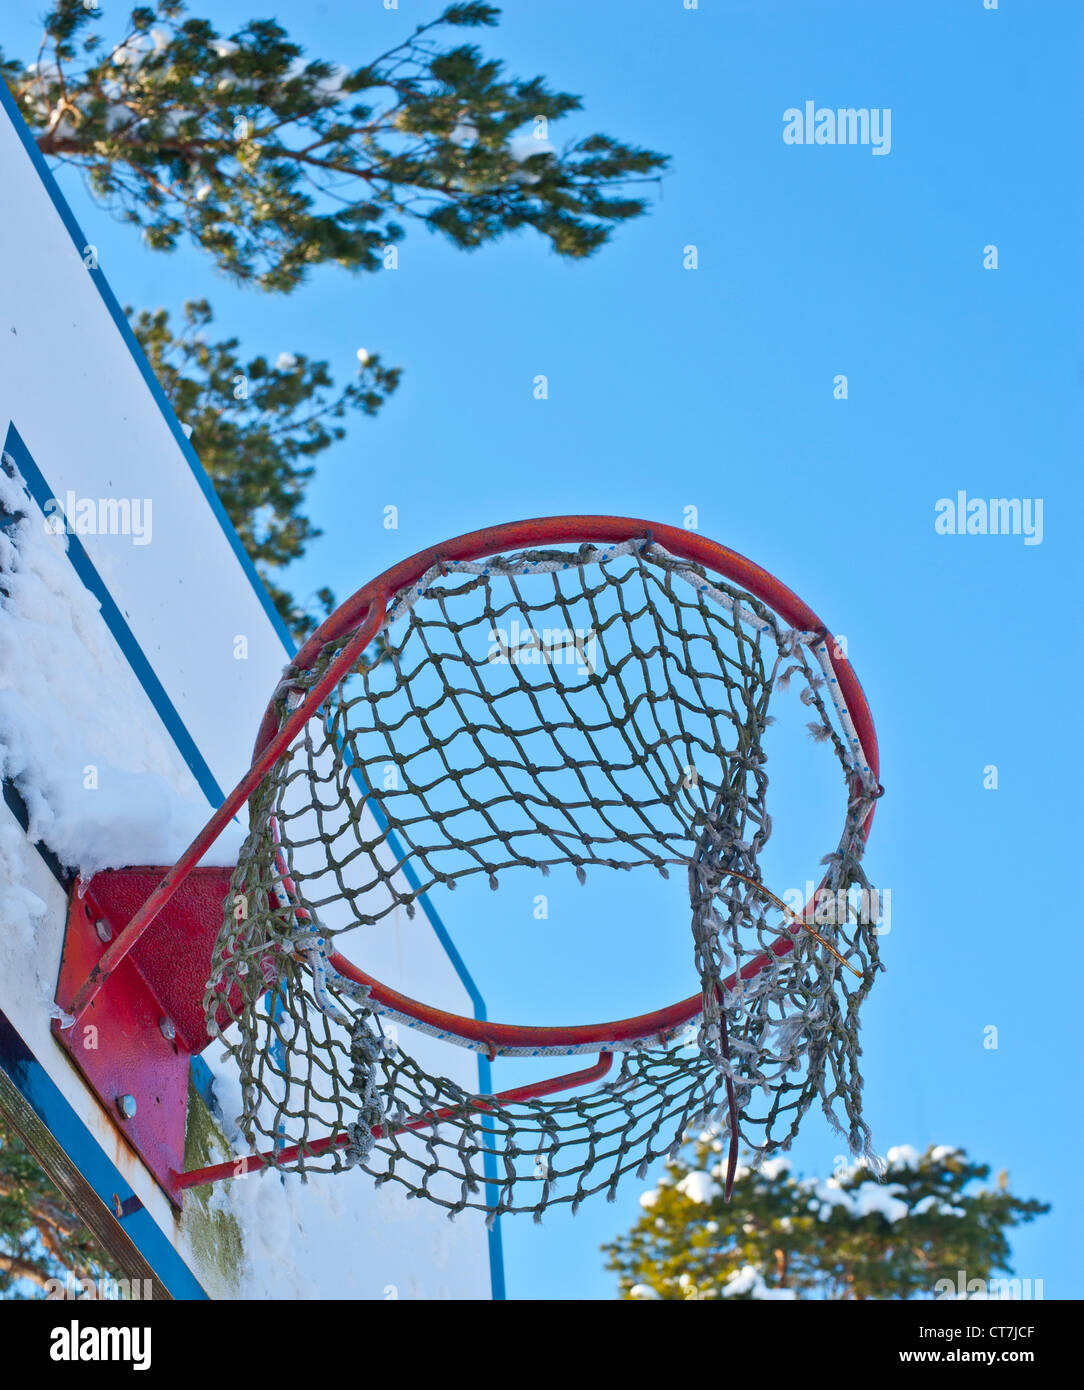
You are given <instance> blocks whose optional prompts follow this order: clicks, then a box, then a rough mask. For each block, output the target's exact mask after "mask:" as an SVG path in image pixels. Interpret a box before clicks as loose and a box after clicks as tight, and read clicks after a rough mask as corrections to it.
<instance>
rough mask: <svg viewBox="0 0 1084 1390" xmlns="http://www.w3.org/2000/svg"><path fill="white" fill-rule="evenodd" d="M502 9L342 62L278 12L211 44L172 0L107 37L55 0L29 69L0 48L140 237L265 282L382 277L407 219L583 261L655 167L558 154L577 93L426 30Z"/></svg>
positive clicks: (25, 106)
mask: <svg viewBox="0 0 1084 1390" xmlns="http://www.w3.org/2000/svg"><path fill="white" fill-rule="evenodd" d="M499 15H500V11H499V10H498V9H497V8H496V7H494V6H493V5H486V4H480V3H470V4H455V5H450V6H448V8H447V9H445V10H444V12H443V13H442V14H441V15H440V16H439V17H438V18H437V19H435V20H433V21H431V22H430V23H428V24H422V25H419V26H418V27H417V28H416V29H415V30H414V32H413V33H412V34H411V35H410V37H409V38H407V39H406V40H404V41H403V42H402V43H398V44H395V45H393V46H392V47H391V48H389V49H388V50H387V51H386V52H384V53H382V54H380V55H379V56H377V57H375V58H372V59H371V60H370V61H369V62H366V63H363V64H362V65H361V66H359V67H354V68H351V69H347V68H344V67H340V66H339V65H338V64H336V63H333V62H329V61H327V60H326V59H321V58H312V59H308V60H306V58H305V57H304V54H303V51H302V49H301V48H300V47H299V46H298V45H297V44H296V43H292V42H291V41H290V39H289V37H288V35H287V33H286V31H285V30H284V29H283V28H282V26H281V25H279V24H278V23H277V22H276V21H274V20H252V21H250V22H249V23H248V24H246V25H245V26H244V27H243V28H242V29H239V30H238V31H237V32H236V33H235V34H232V35H230V36H228V37H223V36H221V35H220V34H219V33H218V32H217V30H216V29H215V28H214V26H213V25H212V24H211V23H210V22H209V21H208V20H205V19H195V18H185V5H184V4H183V3H182V0H158V2H157V3H156V4H155V5H153V6H151V5H141V6H137V7H136V8H135V9H133V10H132V12H131V17H130V20H129V24H128V32H127V33H126V34H125V35H124V37H123V39H122V40H121V41H120V42H119V43H112V44H107V43H105V41H104V39H103V36H102V34H101V32H100V30H99V28H98V27H97V26H98V24H99V21H100V16H101V11H100V10H99V9H98V8H97V7H87V6H86V5H84V4H83V2H82V0H56V3H54V5H53V7H52V9H51V10H50V11H49V13H48V14H47V16H46V18H45V38H44V41H43V44H42V49H41V52H40V54H39V56H38V59H37V61H36V62H34V63H31V64H29V65H26V66H24V65H23V64H22V63H20V62H19V61H17V60H13V59H5V58H4V57H3V55H0V73H2V75H3V76H4V77H6V79H7V81H8V84H9V85H10V87H11V88H12V91H13V92H14V94H15V98H16V100H17V101H18V103H19V108H20V110H21V111H22V113H23V116H24V118H25V119H26V121H27V123H28V124H29V126H30V128H31V130H32V131H34V132H35V134H36V137H37V141H38V147H39V148H40V149H41V151H42V152H43V153H44V154H46V155H50V156H52V157H55V158H58V159H62V160H63V161H64V162H65V163H68V164H72V165H74V166H75V167H76V168H78V169H81V170H82V171H83V172H84V173H85V174H86V175H87V176H88V178H89V181H90V186H91V188H92V189H93V190H94V192H96V193H97V194H98V195H99V196H100V197H101V198H102V199H103V200H104V201H105V202H106V203H108V204H109V205H110V206H112V207H114V208H115V209H116V211H117V212H118V214H119V215H120V216H121V217H123V218H125V219H126V220H128V221H129V222H132V223H134V224H135V225H136V226H138V227H140V228H142V230H143V233H144V236H145V237H146V239H147V241H148V243H149V244H150V245H151V246H154V247H157V248H160V249H164V250H168V249H170V248H172V247H174V246H176V245H177V243H178V242H179V241H180V239H181V238H182V237H183V236H186V235H187V236H190V237H192V238H194V239H195V240H196V241H197V242H198V243H199V244H200V245H201V246H202V247H203V248H204V249H205V250H207V251H208V252H209V253H210V254H211V255H212V256H213V257H214V259H215V260H216V262H217V263H218V265H219V266H220V267H221V268H222V269H223V270H224V271H226V272H227V273H229V274H230V275H231V276H233V277H235V278H236V279H237V280H240V281H249V282H254V283H256V284H259V285H261V286H263V287H264V288H265V289H270V290H291V289H293V288H295V287H296V286H297V285H298V284H299V283H300V282H301V280H302V279H303V277H304V275H305V272H306V270H307V269H308V268H309V267H310V266H314V265H320V264H323V263H325V262H334V263H336V264H338V265H342V266H347V267H349V268H350V269H354V270H369V271H372V270H379V269H380V268H381V267H382V266H383V264H384V254H385V251H386V249H387V248H388V247H390V246H392V245H393V244H394V243H396V242H398V241H399V240H400V239H401V238H402V236H403V235H404V223H405V222H408V221H411V220H416V221H420V222H421V223H423V224H424V225H426V226H428V227H429V228H431V229H432V230H434V231H437V232H440V233H442V234H443V235H444V236H446V237H448V238H449V240H451V241H452V242H453V243H454V244H455V245H456V246H459V247H461V248H464V249H468V250H469V249H473V248H474V247H477V246H481V245H483V244H484V243H485V242H488V241H493V240H495V239H496V238H498V237H500V236H503V235H504V234H505V233H506V232H510V231H515V230H516V229H518V228H520V227H533V228H534V229H535V230H536V231H537V232H539V233H541V235H542V236H544V237H546V238H547V239H548V241H549V242H550V245H551V246H552V247H553V249H554V250H555V251H556V252H558V253H559V254H560V255H562V256H567V257H571V258H574V259H575V258H581V257H584V256H589V255H590V254H591V253H592V252H593V251H595V250H597V249H598V248H599V247H600V246H602V245H603V244H604V243H605V242H606V241H607V240H608V238H609V237H610V235H611V233H612V231H613V229H614V228H615V227H616V226H617V225H619V224H620V223H622V222H625V221H628V220H629V219H630V218H634V217H638V216H639V215H640V214H641V213H642V212H643V211H644V208H645V203H644V201H643V199H641V198H639V197H634V196H630V195H629V192H628V188H629V185H634V184H636V183H640V182H644V181H645V180H650V179H654V178H656V177H657V176H658V174H659V172H660V171H661V170H662V169H663V168H664V166H665V164H666V162H667V161H666V159H665V157H664V156H662V155H659V154H656V153H654V152H653V151H651V150H645V149H640V148H637V147H636V146H632V145H626V144H623V143H622V142H621V141H619V140H615V139H613V138H612V137H610V136H608V135H600V134H595V135H589V136H587V137H586V138H582V139H579V140H575V141H572V142H570V143H568V144H566V145H565V147H564V148H563V149H561V150H558V149H556V148H555V147H554V146H553V145H552V144H551V143H550V141H549V139H548V133H549V127H550V125H551V124H552V123H554V122H558V121H560V120H561V118H563V117H566V116H568V115H569V114H571V113H572V112H575V111H578V110H580V107H581V100H580V98H579V97H577V96H573V95H572V94H570V93H568V92H559V91H551V90H550V88H549V87H547V85H546V83H545V81H544V79H543V78H541V77H533V78H530V79H529V80H526V81H522V80H519V79H516V78H511V79H509V78H507V77H506V76H505V75H504V70H503V65H502V64H501V63H500V62H497V61H495V60H493V59H489V58H486V57H484V55H483V54H482V52H481V50H480V49H479V48H478V47H477V46H475V45H471V44H458V45H456V46H454V47H445V46H442V44H441V43H440V42H439V40H438V38H437V37H436V36H437V32H438V31H441V30H449V29H453V30H454V29H478V28H487V27H492V26H494V25H495V24H496V23H497V21H498V18H499ZM525 127H529V130H528V131H527V133H526V134H525V133H524V129H525Z"/></svg>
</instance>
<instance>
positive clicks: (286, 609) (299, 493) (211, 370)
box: [129, 299, 401, 640]
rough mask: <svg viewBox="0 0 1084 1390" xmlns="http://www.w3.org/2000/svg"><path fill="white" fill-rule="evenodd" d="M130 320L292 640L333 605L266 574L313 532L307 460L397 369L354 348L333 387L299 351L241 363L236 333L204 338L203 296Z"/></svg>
mask: <svg viewBox="0 0 1084 1390" xmlns="http://www.w3.org/2000/svg"><path fill="white" fill-rule="evenodd" d="M129 316H130V317H131V318H132V327H133V329H134V331H135V334H136V337H137V338H138V339H139V341H140V344H141V345H142V347H143V351H144V352H145V353H146V354H147V359H148V361H149V362H150V364H151V367H152V368H153V370H154V374H155V376H156V377H157V378H158V380H159V381H160V382H161V384H162V388H163V390H164V391H165V393H166V396H167V397H168V399H169V402H170V404H171V405H172V406H173V409H174V412H175V413H176V415H177V418H178V419H179V420H180V421H181V422H182V423H183V425H184V426H185V428H186V429H187V430H189V431H190V437H191V439H192V443H193V446H194V448H195V450H196V453H197V454H198V455H199V458H200V462H201V463H202V464H203V467H204V468H205V469H206V470H207V473H208V474H209V476H210V478H211V481H212V482H213V483H214V486H215V490H216V492H217V493H218V495H219V497H220V498H221V499H222V504H223V506H224V507H225V508H226V512H227V514H228V515H229V518H230V520H231V521H232V522H233V524H234V526H235V527H236V528H237V533H238V535H239V536H240V538H241V540H242V542H243V544H244V546H245V549H246V550H247V551H248V553H249V555H250V556H251V557H252V559H253V561H254V562H255V565H256V568H257V570H258V571H259V573H260V576H261V578H262V579H263V581H264V583H265V584H266V585H267V588H268V591H269V593H270V594H271V596H272V598H273V599H274V601H275V604H276V606H277V607H278V610H279V612H280V613H281V614H282V616H283V619H284V621H285V622H286V623H287V625H288V626H289V627H290V629H291V631H292V632H293V634H294V636H295V637H296V638H298V639H299V640H300V639H302V638H304V637H305V636H306V635H307V634H308V632H309V631H311V630H312V628H313V626H314V625H315V623H316V622H317V621H319V620H320V619H321V618H322V617H324V616H325V615H326V614H327V612H328V611H330V606H331V605H332V603H333V598H332V595H331V592H330V590H328V589H322V590H320V591H319V592H318V593H317V594H316V595H315V596H314V597H315V603H316V608H315V611H313V610H312V609H311V608H309V607H306V606H304V605H298V604H297V602H296V601H295V600H294V599H293V598H292V597H291V596H290V595H289V594H288V593H287V592H286V591H285V590H283V589H280V588H279V587H278V586H277V585H276V584H275V583H274V580H273V573H274V571H275V570H276V569H278V568H280V567H282V566H284V565H288V564H289V563H290V561H291V560H295V559H297V558H298V557H300V556H301V555H302V554H303V553H304V550H305V546H306V545H307V544H308V542H309V541H310V540H312V539H313V538H314V537H316V536H319V535H320V531H319V530H318V529H317V528H316V527H314V526H313V525H312V524H311V523H310V522H309V521H308V519H307V518H306V517H305V516H303V515H302V513H301V506H302V503H303V501H304V495H305V486H306V484H307V483H308V481H309V479H310V478H311V477H312V475H313V473H314V471H315V469H314V467H313V460H314V459H315V458H316V457H317V455H319V454H320V453H322V452H323V451H324V450H325V449H326V448H328V446H329V445H330V444H332V443H333V442H334V441H336V440H338V439H341V438H342V437H343V435H344V433H345V430H344V427H343V426H342V425H341V424H340V423H339V421H341V420H342V419H343V417H344V416H345V415H346V414H347V412H348V411H354V410H356V411H360V412H361V413H362V414H364V415H375V414H376V412H377V411H378V410H379V409H380V407H381V406H382V405H383V404H384V402H385V401H386V400H387V398H388V396H390V395H391V393H392V392H393V391H394V390H395V389H396V387H397V386H398V384H399V378H400V375H401V373H400V370H399V368H397V367H385V366H384V365H383V364H382V362H381V360H380V356H379V354H378V353H368V352H366V351H364V349H359V353H358V359H359V363H358V373H357V377H356V379H355V380H354V381H352V382H350V383H348V385H347V386H346V387H345V388H343V389H341V390H339V389H336V388H335V385H334V382H333V381H332V378H331V373H330V370H329V368H328V364H327V363H326V362H322V361H313V360H311V359H310V358H308V357H306V356H305V355H304V354H302V353H280V354H279V356H278V357H277V358H276V359H275V361H274V362H269V361H268V360H267V358H266V357H255V358H252V359H250V360H249V361H243V360H242V359H241V358H240V357H239V356H238V350H237V349H238V343H237V339H236V338H227V339H223V340H220V341H218V342H212V341H210V340H209V336H208V331H207V330H208V329H209V327H210V325H211V323H212V321H213V315H212V313H211V306H210V305H209V304H208V302H207V300H205V299H200V300H194V301H191V302H190V303H188V304H186V305H185V307H184V317H183V321H182V323H181V324H180V326H179V327H177V328H174V327H173V325H172V324H171V322H170V317H169V314H168V313H167V312H166V310H165V309H158V310H156V311H155V312H153V313H150V312H148V311H146V310H144V311H142V312H140V313H138V314H136V315H134V316H132V315H131V311H129Z"/></svg>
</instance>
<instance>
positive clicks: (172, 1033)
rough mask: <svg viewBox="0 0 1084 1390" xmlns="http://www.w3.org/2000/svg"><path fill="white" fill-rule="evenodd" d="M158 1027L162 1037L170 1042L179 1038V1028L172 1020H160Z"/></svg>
mask: <svg viewBox="0 0 1084 1390" xmlns="http://www.w3.org/2000/svg"><path fill="white" fill-rule="evenodd" d="M158 1026H159V1028H161V1030H162V1037H163V1038H165V1039H166V1040H167V1041H168V1042H172V1041H173V1039H174V1038H175V1037H176V1036H177V1027H176V1025H175V1024H174V1022H173V1020H172V1019H171V1018H160V1019H159V1020H158Z"/></svg>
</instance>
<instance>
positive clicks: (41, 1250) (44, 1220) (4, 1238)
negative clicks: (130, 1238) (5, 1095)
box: [0, 1114, 120, 1298]
mask: <svg viewBox="0 0 1084 1390" xmlns="http://www.w3.org/2000/svg"><path fill="white" fill-rule="evenodd" d="M107 1276H108V1277H111V1278H113V1279H118V1278H119V1277H120V1275H119V1272H118V1271H117V1270H115V1269H113V1268H112V1267H111V1266H110V1264H109V1262H108V1260H107V1259H106V1258H105V1257H104V1256H103V1254H102V1252H101V1251H100V1250H99V1249H98V1247H97V1244H96V1242H95V1240H94V1237H93V1236H92V1235H91V1233H90V1231H89V1230H87V1228H86V1227H85V1226H84V1225H83V1223H82V1222H81V1221H80V1219H79V1217H78V1216H76V1214H75V1213H74V1212H72V1211H70V1210H69V1209H68V1207H67V1206H66V1205H65V1203H64V1202H63V1200H62V1199H61V1197H60V1195H59V1193H58V1192H57V1191H56V1190H55V1188H54V1187H53V1186H52V1184H51V1183H50V1182H49V1181H48V1179H47V1178H46V1177H45V1174H44V1173H43V1172H42V1170H41V1168H40V1167H39V1166H38V1162H37V1160H36V1159H35V1158H34V1157H33V1155H32V1154H31V1153H30V1152H29V1150H28V1149H27V1148H26V1146H25V1145H24V1144H23V1142H22V1140H21V1139H20V1138H19V1137H18V1135H16V1134H15V1132H14V1131H13V1130H12V1129H10V1128H9V1127H8V1125H7V1123H6V1122H5V1120H4V1117H3V1115H2V1114H0V1298H15V1297H18V1295H19V1293H20V1292H21V1288H20V1285H23V1286H24V1287H25V1285H26V1284H31V1285H34V1286H36V1287H37V1288H38V1289H41V1290H42V1291H44V1290H46V1289H48V1288H49V1281H50V1280H54V1279H55V1280H60V1281H61V1282H62V1283H63V1284H65V1286H66V1287H74V1285H75V1281H76V1280H79V1279H89V1280H93V1281H97V1280H101V1279H103V1278H105V1277H107Z"/></svg>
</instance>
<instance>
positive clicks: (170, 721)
mask: <svg viewBox="0 0 1084 1390" xmlns="http://www.w3.org/2000/svg"><path fill="white" fill-rule="evenodd" d="M4 452H5V453H6V454H10V455H11V457H12V458H13V459H14V460H15V465H16V467H17V468H18V470H19V472H20V473H21V474H22V475H23V481H24V482H25V483H26V486H27V491H28V492H29V493H30V495H31V497H32V498H33V499H34V501H35V502H36V503H37V504H38V506H39V507H40V508H41V509H42V511H44V510H45V507H46V504H47V503H48V502H49V501H51V500H52V499H54V498H55V496H56V494H55V493H54V492H53V491H52V489H51V488H50V487H49V484H48V483H47V482H46V480H45V476H44V474H43V473H42V471H41V469H40V468H39V467H38V466H37V464H36V463H35V462H34V459H33V457H32V456H31V453H30V450H29V449H28V448H27V447H26V445H25V444H24V443H23V440H22V436H21V435H20V434H19V431H18V430H17V429H16V428H15V426H14V425H13V424H12V425H9V426H8V432H7V437H6V439H5V440H4ZM67 542H68V559H69V560H70V561H71V563H72V569H74V570H75V572H76V574H77V575H78V576H79V578H80V579H81V580H82V581H83V585H84V587H85V588H86V589H88V590H89V591H90V593H92V594H93V595H94V597H95V598H96V599H97V600H98V602H99V603H100V604H101V608H102V617H103V618H104V619H105V621H106V625H107V626H108V628H109V631H110V632H111V633H112V634H113V637H114V639H115V640H116V643H117V646H118V647H120V649H121V651H122V652H123V653H124V656H125V657H126V659H127V661H128V664H129V665H130V666H131V668H132V670H133V671H134V672H135V674H136V678H137V679H138V681H139V683H140V685H141V686H142V687H143V689H144V690H145V691H146V692H147V694H148V696H149V697H150V701H151V704H152V705H153V706H154V708H155V712H156V713H157V714H158V717H159V718H160V719H161V721H162V723H163V724H164V725H165V727H166V729H167V730H168V732H169V736H170V738H172V739H173V742H174V743H175V744H176V745H177V749H178V751H179V752H180V754H181V757H182V758H184V760H185V763H186V764H187V765H188V770H189V772H191V774H192V776H193V777H194V778H195V779H196V781H197V782H198V783H199V787H200V790H201V791H202V792H203V794H204V796H206V798H207V800H208V801H209V802H210V803H211V805H212V806H218V805H219V804H220V803H221V802H222V800H223V792H222V788H221V787H220V786H219V785H218V782H217V781H216V780H215V777H214V774H213V773H212V772H211V769H210V768H209V767H208V766H207V763H206V760H205V759H204V757H203V754H202V753H201V752H200V750H199V746H198V745H197V743H196V741H195V739H194V738H193V737H192V735H191V734H190V733H189V732H188V729H187V727H186V726H185V722H184V720H183V719H182V718H181V716H180V715H179V714H178V713H177V710H176V709H175V708H174V705H173V702H172V701H171V700H170V698H169V696H168V695H167V694H166V692H165V689H164V687H163V685H162V682H161V681H160V680H159V679H158V677H157V676H156V675H155V672H154V667H153V666H152V665H151V663H150V662H149V661H148V660H147V658H146V656H145V655H144V652H143V649H142V647H140V645H139V643H138V642H137V641H136V639H135V635H134V634H133V632H132V630H131V628H130V627H129V626H128V624H127V623H126V622H125V620H124V615H123V614H122V613H121V611H120V609H119V608H118V607H117V604H116V601H115V600H114V598H113V595H112V594H111V593H110V592H109V589H108V588H107V587H106V585H105V583H104V581H103V580H102V577H101V575H100V574H99V573H98V571H97V570H96V569H95V568H94V565H93V563H92V562H91V559H90V556H89V555H88V554H87V552H86V551H85V550H84V549H83V545H82V542H81V541H80V540H79V537H78V536H74V535H69V536H68V537H67Z"/></svg>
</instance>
